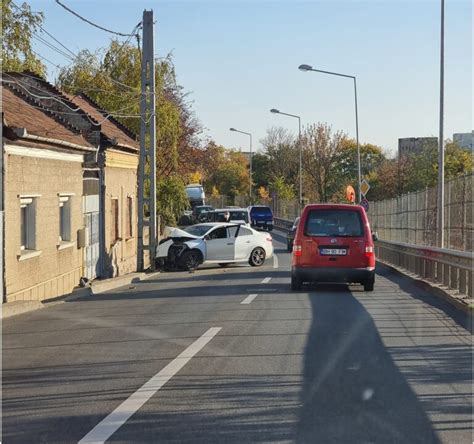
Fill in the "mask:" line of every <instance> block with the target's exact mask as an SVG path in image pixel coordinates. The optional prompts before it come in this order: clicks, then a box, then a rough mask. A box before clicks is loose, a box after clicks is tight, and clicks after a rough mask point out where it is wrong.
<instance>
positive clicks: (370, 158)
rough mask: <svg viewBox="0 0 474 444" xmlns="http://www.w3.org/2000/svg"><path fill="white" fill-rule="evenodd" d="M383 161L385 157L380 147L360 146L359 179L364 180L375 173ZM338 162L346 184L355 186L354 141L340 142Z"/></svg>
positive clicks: (355, 161) (356, 176) (369, 144)
mask: <svg viewBox="0 0 474 444" xmlns="http://www.w3.org/2000/svg"><path fill="white" fill-rule="evenodd" d="M385 160H386V157H385V155H384V153H383V149H382V148H381V147H379V146H377V145H373V144H371V143H365V144H362V145H360V169H361V178H362V179H363V178H364V177H365V178H366V176H368V175H369V174H370V173H372V172H373V171H376V170H377V169H378V168H379V167H380V166H381V165H382V163H383V162H384V161H385ZM338 161H339V163H340V169H341V174H342V176H344V178H345V180H346V184H347V185H349V184H352V185H354V186H355V185H357V179H358V166H357V142H356V141H355V140H354V139H346V140H344V141H343V142H342V144H341V152H340V155H339V159H338Z"/></svg>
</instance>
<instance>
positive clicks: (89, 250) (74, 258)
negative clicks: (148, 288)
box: [2, 73, 138, 301]
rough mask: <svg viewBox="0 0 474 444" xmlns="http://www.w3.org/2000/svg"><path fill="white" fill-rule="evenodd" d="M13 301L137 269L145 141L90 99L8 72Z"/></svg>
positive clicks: (8, 272) (8, 282) (6, 153)
mask: <svg viewBox="0 0 474 444" xmlns="http://www.w3.org/2000/svg"><path fill="white" fill-rule="evenodd" d="M2 95H3V100H2V102H3V114H2V117H3V140H2V147H3V161H4V170H5V174H4V196H5V198H4V199H5V245H4V258H5V290H6V291H5V293H6V298H5V299H6V301H15V300H31V299H38V300H43V299H50V298H54V297H57V296H61V295H63V294H67V293H69V292H71V291H72V289H73V288H74V287H76V286H77V285H78V284H79V282H80V279H81V278H83V277H85V278H88V279H94V278H97V277H111V276H117V275H119V274H124V273H128V272H132V271H136V238H137V233H136V218H137V215H136V208H137V207H136V196H137V166H138V145H137V142H136V138H135V137H134V135H133V133H131V131H129V130H128V129H127V128H125V127H123V126H122V125H121V124H120V123H119V122H117V121H115V120H113V118H112V117H111V116H109V115H108V114H107V113H105V112H104V111H102V110H101V109H100V108H99V107H98V105H97V104H95V103H94V102H93V101H92V100H90V99H89V98H87V97H86V96H76V97H70V96H67V95H65V94H64V93H62V92H61V91H59V90H58V89H56V88H55V87H54V86H53V85H50V84H49V83H48V82H46V81H45V80H44V79H42V78H40V77H38V76H36V75H34V74H32V73H5V74H4V78H3V80H2Z"/></svg>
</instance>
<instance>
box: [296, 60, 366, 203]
mask: <svg viewBox="0 0 474 444" xmlns="http://www.w3.org/2000/svg"><path fill="white" fill-rule="evenodd" d="M298 69H299V70H301V71H314V72H321V73H323V74H330V75H333V76H339V77H347V78H349V79H352V80H353V81H354V99H355V120H356V140H357V182H358V196H359V203H360V201H361V200H362V193H361V191H360V184H361V177H360V176H361V173H360V146H359V116H358V111H357V81H356V77H355V76H350V75H347V74H341V73H338V72H331V71H323V70H321V69H315V68H313V67H312V66H311V65H300V66H298Z"/></svg>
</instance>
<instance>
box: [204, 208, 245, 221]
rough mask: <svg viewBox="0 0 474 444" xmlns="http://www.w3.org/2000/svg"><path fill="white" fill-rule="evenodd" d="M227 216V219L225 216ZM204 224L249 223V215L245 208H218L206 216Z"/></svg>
mask: <svg viewBox="0 0 474 444" xmlns="http://www.w3.org/2000/svg"><path fill="white" fill-rule="evenodd" d="M227 214H228V215H229V218H227V216H226V215H227ZM206 222H235V223H241V224H249V223H250V215H249V212H248V210H247V209H246V208H238V207H237V208H220V209H217V210H213V211H210V212H208V213H207V214H206Z"/></svg>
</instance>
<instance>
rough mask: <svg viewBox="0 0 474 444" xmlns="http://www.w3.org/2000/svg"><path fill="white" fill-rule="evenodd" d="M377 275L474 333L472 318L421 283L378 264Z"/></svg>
mask: <svg viewBox="0 0 474 444" xmlns="http://www.w3.org/2000/svg"><path fill="white" fill-rule="evenodd" d="M377 275H379V276H382V277H384V278H385V279H387V280H389V281H391V282H393V283H394V284H396V285H397V286H398V287H399V288H400V290H402V291H404V292H405V293H407V294H408V295H409V296H410V297H412V298H413V299H417V300H419V301H422V302H424V303H425V304H428V305H429V306H431V307H433V308H435V309H438V310H440V311H442V312H443V313H444V314H445V315H447V316H449V317H450V318H451V319H453V321H455V322H456V323H457V324H458V325H459V326H461V327H462V328H465V329H466V330H468V331H470V332H471V333H472V332H473V331H474V328H473V320H472V317H470V316H469V315H468V314H467V313H465V312H463V311H462V310H459V309H457V308H456V307H454V306H453V305H451V304H450V303H449V302H447V301H445V300H444V299H441V298H440V297H438V296H436V295H435V294H432V293H430V292H429V291H427V290H426V288H424V286H423V285H422V284H421V283H419V282H417V281H415V280H414V279H411V278H410V277H407V276H405V275H403V274H401V273H399V272H397V271H395V270H393V269H392V268H390V267H387V266H386V265H383V264H380V263H378V264H377ZM434 291H442V290H438V289H435V290H433V292H434Z"/></svg>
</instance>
